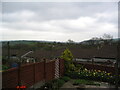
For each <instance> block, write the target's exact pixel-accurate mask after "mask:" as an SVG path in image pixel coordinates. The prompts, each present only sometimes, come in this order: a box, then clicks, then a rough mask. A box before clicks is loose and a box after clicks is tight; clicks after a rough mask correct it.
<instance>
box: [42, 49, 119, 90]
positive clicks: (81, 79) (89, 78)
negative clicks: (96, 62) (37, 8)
mask: <svg viewBox="0 0 120 90" xmlns="http://www.w3.org/2000/svg"><path fill="white" fill-rule="evenodd" d="M61 58H62V59H64V60H65V73H64V76H63V77H60V78H59V79H54V80H51V81H49V82H46V83H45V84H44V85H43V86H42V87H41V90H43V89H45V90H59V89H60V88H61V87H63V88H64V85H65V84H66V83H68V82H69V84H71V87H70V88H82V86H87V85H89V86H96V87H100V86H102V85H103V84H104V85H105V84H106V85H107V87H109V86H115V79H116V76H115V75H114V74H112V73H107V72H106V71H101V70H88V69H86V68H85V67H84V66H82V65H80V64H74V63H73V61H72V59H73V55H72V53H71V52H70V50H69V49H66V50H65V51H64V52H63V53H62V56H61ZM118 83H119V85H120V75H119V76H118Z"/></svg>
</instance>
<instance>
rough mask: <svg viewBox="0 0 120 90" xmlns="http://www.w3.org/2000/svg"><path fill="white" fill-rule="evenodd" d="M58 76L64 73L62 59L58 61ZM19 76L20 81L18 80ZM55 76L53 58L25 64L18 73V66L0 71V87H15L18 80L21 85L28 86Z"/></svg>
mask: <svg viewBox="0 0 120 90" xmlns="http://www.w3.org/2000/svg"><path fill="white" fill-rule="evenodd" d="M59 73H60V76H62V75H63V74H64V60H60V61H59ZM19 76H20V81H18V80H19V79H18V78H19ZM54 78H55V60H52V61H49V62H39V63H33V64H26V65H22V66H21V67H20V75H19V69H18V68H12V69H9V70H7V71H5V72H2V87H3V88H15V87H16V86H17V85H18V82H21V84H22V85H25V86H27V87H30V86H32V85H34V84H35V83H37V82H39V81H42V80H46V81H49V80H52V79H54Z"/></svg>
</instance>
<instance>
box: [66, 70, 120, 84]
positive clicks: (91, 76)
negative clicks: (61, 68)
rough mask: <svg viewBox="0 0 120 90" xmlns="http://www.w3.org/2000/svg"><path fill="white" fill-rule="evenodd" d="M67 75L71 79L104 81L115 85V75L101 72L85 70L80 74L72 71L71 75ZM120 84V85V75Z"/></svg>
mask: <svg viewBox="0 0 120 90" xmlns="http://www.w3.org/2000/svg"><path fill="white" fill-rule="evenodd" d="M65 75H66V76H69V77H71V78H72V79H86V80H95V81H102V82H108V83H111V84H115V75H112V74H111V73H107V72H105V71H100V70H87V69H86V68H85V69H83V70H80V71H79V72H75V71H72V72H69V73H65ZM119 84H120V75H119Z"/></svg>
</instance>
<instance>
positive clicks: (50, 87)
mask: <svg viewBox="0 0 120 90" xmlns="http://www.w3.org/2000/svg"><path fill="white" fill-rule="evenodd" d="M64 83H65V81H64V80H62V79H54V80H51V81H48V82H46V83H45V84H44V85H43V86H41V88H40V90H58V89H59V88H60V87H61V86H62V85H63V84H64Z"/></svg>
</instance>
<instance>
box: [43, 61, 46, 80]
mask: <svg viewBox="0 0 120 90" xmlns="http://www.w3.org/2000/svg"><path fill="white" fill-rule="evenodd" d="M43 60H44V80H45V82H46V59H43Z"/></svg>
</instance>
